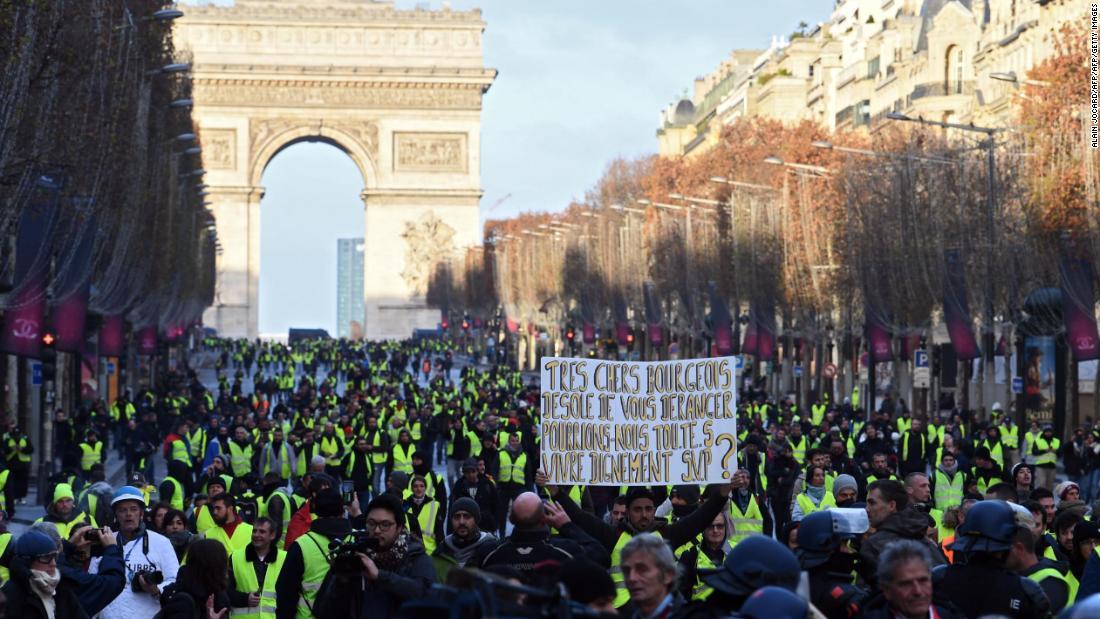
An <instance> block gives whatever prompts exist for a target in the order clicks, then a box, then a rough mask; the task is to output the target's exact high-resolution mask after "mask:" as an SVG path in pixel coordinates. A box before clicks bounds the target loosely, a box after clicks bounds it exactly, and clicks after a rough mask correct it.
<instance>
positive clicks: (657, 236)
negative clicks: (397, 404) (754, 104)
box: [432, 27, 1100, 342]
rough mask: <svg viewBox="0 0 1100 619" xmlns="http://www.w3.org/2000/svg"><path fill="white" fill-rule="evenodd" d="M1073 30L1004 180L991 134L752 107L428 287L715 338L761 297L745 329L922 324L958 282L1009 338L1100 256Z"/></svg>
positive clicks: (453, 304)
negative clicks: (1071, 271)
mask: <svg viewBox="0 0 1100 619" xmlns="http://www.w3.org/2000/svg"><path fill="white" fill-rule="evenodd" d="M1061 34H1062V36H1060V37H1057V38H1056V39H1055V40H1053V41H1052V42H1051V43H1052V45H1055V46H1056V52H1055V54H1054V55H1053V56H1052V57H1050V58H1049V59H1048V60H1046V61H1045V62H1043V63H1042V64H1040V65H1038V66H1036V67H1035V68H1033V69H1032V71H1031V72H1030V73H1029V78H1030V80H1029V81H1028V82H1026V83H1025V84H1024V85H1022V86H1021V88H1020V90H1019V91H1018V95H1017V97H1016V99H1017V101H1016V103H1017V108H1016V110H1017V116H1016V119H1015V121H1014V122H1013V123H1012V128H1011V130H1008V131H1002V132H998V133H997V134H996V135H995V155H996V157H995V161H996V168H995V174H994V175H993V181H992V183H990V182H989V175H988V168H987V166H988V159H987V155H988V153H987V149H986V147H985V143H984V139H985V137H984V136H982V135H980V134H975V133H967V132H960V131H956V130H946V131H945V130H943V129H939V128H931V127H926V126H923V125H919V124H917V123H904V122H889V121H887V122H886V124H885V125H883V126H881V127H880V128H876V130H875V131H874V132H872V133H871V134H870V135H867V134H864V133H849V132H837V133H829V132H828V131H827V130H825V129H824V128H822V127H820V126H817V125H815V124H813V123H810V122H808V121H807V122H801V123H798V124H793V125H791V124H784V123H781V122H779V121H775V120H770V119H766V118H752V119H743V120H740V121H738V122H737V123H735V124H733V125H730V126H727V127H725V128H724V129H723V132H722V135H721V139H720V141H719V143H718V144H717V145H716V146H714V147H713V148H711V149H710V150H708V151H706V152H704V153H702V154H700V155H697V156H692V157H680V158H659V157H644V158H640V159H636V160H616V161H614V162H612V163H611V164H610V165H609V166H608V167H607V170H606V171H605V173H604V175H603V177H602V178H601V179H600V180H599V182H598V183H597V184H596V186H595V187H593V188H592V189H591V190H590V191H589V192H587V194H586V195H585V198H584V200H583V201H580V202H577V203H574V204H571V205H569V206H568V208H566V209H565V210H564V211H563V212H561V213H553V214H548V213H528V214H523V215H520V216H518V217H516V218H513V219H508V220H495V221H490V222H488V223H487V224H486V229H485V247H484V248H483V249H478V250H476V251H472V252H471V253H470V255H469V256H467V258H466V260H465V263H464V264H452V265H448V266H444V267H442V268H441V270H440V271H439V272H438V273H437V277H436V278H434V279H433V286H432V287H433V291H434V292H433V300H434V301H435V302H436V303H437V304H439V305H440V306H443V307H449V308H451V309H463V310H466V311H471V312H474V313H475V314H479V313H480V314H481V315H483V316H485V315H487V314H488V313H490V312H491V311H492V309H493V308H494V307H496V306H499V307H501V308H503V311H504V313H505V314H506V315H507V317H508V318H509V319H511V320H514V321H516V322H518V323H526V324H533V325H536V326H537V327H540V328H542V329H548V330H551V331H556V330H559V329H561V328H562V326H563V325H564V324H566V323H575V324H578V325H579V324H581V323H592V324H595V325H599V326H602V327H605V328H608V329H611V328H612V327H613V325H614V324H615V323H616V322H621V321H624V320H627V319H628V318H629V319H631V320H632V321H633V322H635V323H643V322H646V323H650V324H654V323H655V322H656V323H660V324H663V325H664V326H665V328H666V329H668V330H669V331H671V332H672V334H674V335H676V334H678V335H679V337H680V340H681V341H682V342H688V341H692V340H698V339H699V338H700V337H701V335H706V334H708V329H710V328H712V327H713V324H714V321H715V320H716V318H718V317H720V316H721V315H722V314H723V313H724V308H723V306H724V307H728V308H729V309H730V310H731V311H732V312H733V314H734V316H735V317H736V316H737V315H738V314H740V313H741V312H743V311H745V310H746V309H748V308H751V311H750V312H749V313H750V314H752V315H753V316H752V318H751V320H749V321H748V324H749V325H750V326H754V325H757V323H759V325H758V326H761V327H763V328H767V329H771V330H773V332H774V331H775V330H776V329H781V330H782V331H783V332H784V333H786V334H788V335H793V336H795V337H800V338H803V339H808V340H811V341H817V340H822V339H826V338H830V339H831V338H836V337H838V336H841V335H844V334H851V335H854V336H856V337H861V336H863V335H864V333H865V324H866V322H867V321H869V320H871V321H876V322H878V323H879V324H881V325H883V326H885V327H886V328H887V329H888V330H889V331H890V332H892V333H893V335H894V336H896V337H903V336H906V335H919V334H927V333H928V332H929V330H930V328H931V327H932V326H933V325H935V324H939V323H942V321H943V315H942V314H943V310H944V304H945V300H946V301H947V302H948V303H954V302H958V301H962V299H953V298H950V297H951V296H955V295H957V289H954V288H952V286H951V285H950V284H951V283H952V281H958V279H953V280H951V281H948V278H949V276H950V277H951V278H961V280H962V281H964V282H966V286H964V287H963V289H964V290H965V291H966V295H967V297H968V305H969V307H970V308H971V309H974V310H976V311H974V312H973V316H972V318H973V320H974V326H975V327H976V328H977V329H978V330H980V331H981V332H983V333H985V334H986V335H987V336H988V335H994V334H997V335H1000V334H1002V333H1005V332H1007V330H1010V329H1011V328H1012V327H1013V325H1015V324H1016V323H1017V322H1019V321H1020V320H1021V318H1022V313H1021V308H1022V303H1023V300H1024V297H1025V296H1026V295H1027V294H1028V293H1029V292H1030V291H1031V290H1033V289H1037V288H1043V287H1051V286H1058V283H1059V272H1058V265H1059V262H1060V260H1061V259H1062V258H1063V257H1064V256H1066V255H1067V253H1069V254H1073V255H1077V256H1085V257H1089V256H1095V255H1098V254H1097V251H1098V250H1100V211H1098V209H1097V202H1096V196H1097V193H1096V192H1097V189H1098V187H1100V184H1098V177H1097V175H1096V172H1095V170H1096V167H1095V166H1096V162H1097V159H1096V157H1097V156H1096V152H1097V151H1095V150H1093V149H1091V148H1090V147H1089V141H1088V139H1087V136H1088V124H1089V113H1088V109H1087V97H1086V95H1085V93H1084V91H1083V89H1082V88H1081V84H1083V83H1087V82H1086V80H1087V71H1088V63H1087V58H1088V56H1087V50H1086V47H1085V44H1086V42H1087V40H1088V38H1087V33H1086V32H1084V31H1082V30H1081V29H1080V28H1075V27H1067V28H1066V29H1065V30H1064V31H1063V32H1062V33H1061ZM975 135H977V136H978V137H977V138H975V137H973V136H975ZM991 190H992V192H993V196H994V198H995V199H994V200H993V206H994V211H993V213H992V216H993V225H992V226H989V221H988V217H989V211H988V210H987V207H988V205H989V202H987V198H988V197H989V195H990V194H989V192H990V191H991ZM990 230H991V233H992V234H990ZM955 252H957V259H953V260H952V261H951V262H950V263H949V262H948V260H947V256H948V255H949V254H950V255H955ZM487 274H492V278H491V279H492V282H493V285H492V286H488V285H487V281H488V279H489V278H488V277H487ZM945 290H946V291H947V295H948V298H946V299H945ZM486 291H491V294H488V295H487V294H486ZM1079 301H1080V302H1081V303H1082V304H1087V306H1088V307H1089V308H1090V309H1091V308H1092V307H1093V299H1091V298H1088V299H1080V300H1079ZM961 305H963V306H965V305H967V304H961ZM990 305H991V306H992V308H993V314H994V316H993V320H992V321H989V320H987V319H984V318H983V314H984V312H983V311H982V310H983V309H984V308H986V307H989V306H990ZM773 316H774V319H773ZM734 322H735V328H736V321H734ZM667 340H668V338H667V337H666V338H665V341H667Z"/></svg>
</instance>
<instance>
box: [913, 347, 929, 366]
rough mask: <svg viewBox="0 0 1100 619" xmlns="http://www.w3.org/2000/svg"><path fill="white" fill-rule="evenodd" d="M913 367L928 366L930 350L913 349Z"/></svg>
mask: <svg viewBox="0 0 1100 619" xmlns="http://www.w3.org/2000/svg"><path fill="white" fill-rule="evenodd" d="M913 367H915V368H927V367H929V364H928V351H927V350H915V351H913Z"/></svg>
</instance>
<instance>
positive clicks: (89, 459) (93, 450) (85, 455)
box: [66, 441, 103, 539]
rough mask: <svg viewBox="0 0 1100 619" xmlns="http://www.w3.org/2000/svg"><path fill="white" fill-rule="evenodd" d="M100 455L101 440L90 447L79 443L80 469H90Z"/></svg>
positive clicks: (86, 470) (101, 452) (101, 450)
mask: <svg viewBox="0 0 1100 619" xmlns="http://www.w3.org/2000/svg"><path fill="white" fill-rule="evenodd" d="M102 455H103V441H96V443H95V447H92V446H91V445H89V444H88V443H81V444H80V470H82V471H84V472H85V473H87V472H88V471H90V470H92V466H94V465H96V464H98V463H99V462H100V461H101V460H102ZM66 539H68V538H66Z"/></svg>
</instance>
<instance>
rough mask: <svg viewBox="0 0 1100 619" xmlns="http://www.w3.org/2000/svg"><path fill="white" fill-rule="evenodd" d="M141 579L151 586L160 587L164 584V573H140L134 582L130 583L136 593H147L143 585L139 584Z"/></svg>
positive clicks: (136, 575) (157, 571)
mask: <svg viewBox="0 0 1100 619" xmlns="http://www.w3.org/2000/svg"><path fill="white" fill-rule="evenodd" d="M139 578H140V579H142V580H143V581H145V582H146V583H149V584H150V585H159V584H161V583H162V582H164V572H161V571H160V570H156V571H153V572H139V573H137V574H135V575H134V580H133V581H132V582H131V583H130V586H131V588H132V589H133V591H134V593H145V590H144V589H142V588H141V583H140V582H138V579H139Z"/></svg>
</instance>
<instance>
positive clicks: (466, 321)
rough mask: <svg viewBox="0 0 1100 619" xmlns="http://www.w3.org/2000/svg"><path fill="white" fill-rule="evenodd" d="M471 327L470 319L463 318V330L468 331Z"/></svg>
mask: <svg viewBox="0 0 1100 619" xmlns="http://www.w3.org/2000/svg"><path fill="white" fill-rule="evenodd" d="M469 328H470V321H468V320H463V321H462V330H463V331H467V330H469Z"/></svg>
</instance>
